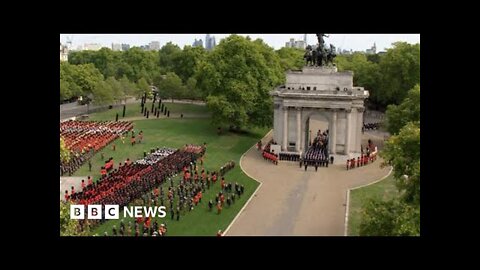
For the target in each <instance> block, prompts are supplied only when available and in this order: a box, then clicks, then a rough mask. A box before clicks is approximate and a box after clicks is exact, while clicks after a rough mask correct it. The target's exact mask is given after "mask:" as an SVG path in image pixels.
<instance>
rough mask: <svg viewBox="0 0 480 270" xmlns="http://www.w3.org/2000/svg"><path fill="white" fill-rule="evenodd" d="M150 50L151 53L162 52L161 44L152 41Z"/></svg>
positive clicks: (149, 46)
mask: <svg viewBox="0 0 480 270" xmlns="http://www.w3.org/2000/svg"><path fill="white" fill-rule="evenodd" d="M148 48H149V49H150V51H158V50H160V42H158V41H152V42H150V43H149V44H148Z"/></svg>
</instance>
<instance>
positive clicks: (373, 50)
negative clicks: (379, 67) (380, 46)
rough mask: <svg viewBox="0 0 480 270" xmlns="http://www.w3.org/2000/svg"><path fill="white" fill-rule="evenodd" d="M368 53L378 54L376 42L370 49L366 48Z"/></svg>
mask: <svg viewBox="0 0 480 270" xmlns="http://www.w3.org/2000/svg"><path fill="white" fill-rule="evenodd" d="M366 53H367V54H376V53H377V45H376V44H375V42H374V43H373V46H372V47H371V48H370V49H367V50H366Z"/></svg>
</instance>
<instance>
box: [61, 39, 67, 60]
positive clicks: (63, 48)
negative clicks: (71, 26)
mask: <svg viewBox="0 0 480 270" xmlns="http://www.w3.org/2000/svg"><path fill="white" fill-rule="evenodd" d="M62 61H68V47H67V46H66V45H62V43H61V42H60V62H62Z"/></svg>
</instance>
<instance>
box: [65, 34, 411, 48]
mask: <svg viewBox="0 0 480 270" xmlns="http://www.w3.org/2000/svg"><path fill="white" fill-rule="evenodd" d="M210 35H211V36H212V35H213V36H215V39H216V42H217V45H218V43H219V42H220V39H222V38H224V37H226V36H229V35H230V34H210ZM240 35H242V36H247V35H248V36H250V37H251V38H252V39H257V38H261V39H263V41H265V42H266V43H267V44H269V45H270V46H272V47H273V48H275V49H280V48H281V47H283V46H285V42H287V41H289V40H290V38H294V39H295V40H298V39H303V35H304V34H240ZM67 37H69V38H70V37H71V38H72V47H73V49H76V48H77V47H78V46H79V45H83V44H84V43H100V44H102V45H104V46H106V47H109V48H111V45H112V43H127V44H130V45H131V46H141V45H146V44H148V43H150V42H151V41H159V42H160V47H161V46H163V45H165V44H166V43H167V42H169V41H171V42H173V43H175V44H177V45H179V46H180V47H181V48H183V46H184V45H192V43H193V41H194V40H195V39H202V40H203V42H204V44H205V34H60V42H62V43H66V41H67ZM396 41H406V42H408V43H419V42H420V34H330V35H329V37H328V38H325V43H326V44H327V45H328V44H333V45H334V46H335V47H337V48H342V49H347V50H350V49H352V50H354V51H365V50H366V49H369V48H370V47H371V46H372V45H373V43H374V42H376V45H377V52H378V51H382V50H385V48H390V47H391V44H392V42H396ZM307 43H308V44H312V45H313V44H316V43H317V37H316V35H315V34H308V35H307Z"/></svg>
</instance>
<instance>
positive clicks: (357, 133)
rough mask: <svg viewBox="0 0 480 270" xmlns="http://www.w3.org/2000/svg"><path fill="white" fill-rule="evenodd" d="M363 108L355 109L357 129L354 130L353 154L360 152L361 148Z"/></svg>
mask: <svg viewBox="0 0 480 270" xmlns="http://www.w3.org/2000/svg"><path fill="white" fill-rule="evenodd" d="M364 110H365V108H357V129H356V130H355V141H356V142H357V143H356V144H355V152H359V153H360V152H361V146H362V128H363V111H364Z"/></svg>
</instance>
